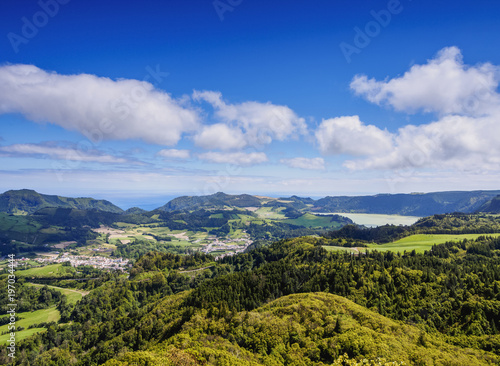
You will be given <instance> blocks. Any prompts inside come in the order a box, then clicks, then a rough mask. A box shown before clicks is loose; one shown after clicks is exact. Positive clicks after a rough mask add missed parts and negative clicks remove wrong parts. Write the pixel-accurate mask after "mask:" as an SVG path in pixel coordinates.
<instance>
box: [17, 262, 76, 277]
mask: <svg viewBox="0 0 500 366" xmlns="http://www.w3.org/2000/svg"><path fill="white" fill-rule="evenodd" d="M74 273H75V269H74V268H73V267H67V266H63V265H62V263H58V264H49V265H47V266H43V267H36V268H30V269H26V270H22V271H16V275H17V276H22V277H52V276H61V277H62V276H66V275H72V274H74Z"/></svg>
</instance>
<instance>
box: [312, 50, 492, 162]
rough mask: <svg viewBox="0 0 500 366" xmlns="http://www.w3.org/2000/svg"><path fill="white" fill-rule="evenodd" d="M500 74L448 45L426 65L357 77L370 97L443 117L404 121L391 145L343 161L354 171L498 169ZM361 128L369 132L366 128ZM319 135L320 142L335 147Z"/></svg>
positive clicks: (360, 87)
mask: <svg viewBox="0 0 500 366" xmlns="http://www.w3.org/2000/svg"><path fill="white" fill-rule="evenodd" d="M499 76H500V68H499V67H498V66H495V65H492V64H489V63H485V64H480V65H475V66H468V65H465V64H464V63H463V60H462V54H461V52H460V50H459V49H458V48H456V47H449V48H444V49H443V50H441V51H440V52H439V53H438V55H437V56H436V57H435V58H434V59H432V60H429V61H428V62H427V63H426V64H424V65H415V66H413V67H411V68H410V69H409V71H407V72H406V73H405V74H404V75H403V76H401V77H398V78H394V79H390V80H388V81H383V82H382V81H376V80H374V79H368V78H367V77H366V76H356V77H355V78H354V79H353V81H352V83H351V88H352V89H353V90H354V91H355V92H356V93H357V94H359V95H362V96H364V97H366V98H367V99H368V100H369V101H371V102H374V103H376V104H389V105H390V106H392V107H394V108H395V109H396V110H399V111H405V112H415V111H425V112H437V113H438V115H439V116H438V118H437V119H436V120H435V121H433V122H431V123H427V124H422V125H419V126H414V125H406V126H403V127H401V128H400V129H399V130H398V131H397V132H396V133H394V134H388V133H387V136H388V137H387V138H388V139H390V140H391V141H392V142H393V143H392V144H390V145H387V146H388V147H389V149H388V150H385V151H382V150H381V151H377V149H373V151H366V152H367V154H364V155H367V157H366V158H364V159H358V160H349V161H346V162H345V163H344V165H345V166H346V167H348V168H349V169H353V170H361V169H388V170H390V169H392V170H401V169H413V170H414V169H425V168H430V169H441V170H445V169H447V170H461V171H464V170H480V171H484V170H490V171H491V170H498V168H499V165H500V158H499V156H500V145H498V142H497V136H499V134H500V124H499V123H498V121H499V120H500V95H499V94H498V93H497V91H496V89H497V87H498V84H499V80H500V77H499ZM358 127H359V126H358ZM374 128H375V129H376V127H374ZM362 130H365V132H367V131H366V128H364V127H363V128H362ZM385 134H386V133H385V132H384V135H385ZM326 135H328V134H326ZM332 135H335V134H334V133H332ZM353 135H356V134H353ZM368 135H369V134H368V133H366V134H365V136H366V137H368ZM317 137H318V141H319V143H320V147H323V146H334V147H335V146H337V145H336V144H335V143H329V144H325V143H324V142H322V141H321V140H320V136H318V135H317ZM337 137H338V136H337ZM352 138H353V139H354V140H355V138H354V137H352ZM364 143H369V139H367V140H366V141H365V142H364ZM323 150H324V148H322V151H323Z"/></svg>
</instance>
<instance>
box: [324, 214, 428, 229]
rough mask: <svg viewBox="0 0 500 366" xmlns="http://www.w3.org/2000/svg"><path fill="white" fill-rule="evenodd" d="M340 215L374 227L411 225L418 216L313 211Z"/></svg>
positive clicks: (359, 223)
mask: <svg viewBox="0 0 500 366" xmlns="http://www.w3.org/2000/svg"><path fill="white" fill-rule="evenodd" d="M332 214H333V215H340V216H345V217H348V218H350V219H351V220H352V221H354V222H355V223H356V224H358V225H365V226H367V227H376V226H382V225H386V224H390V225H412V224H414V223H415V222H416V221H417V220H418V219H420V217H418V216H401V215H382V214H363V213H347V212H333V213H326V212H325V213H315V215H332Z"/></svg>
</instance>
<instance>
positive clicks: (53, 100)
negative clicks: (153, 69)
mask: <svg viewBox="0 0 500 366" xmlns="http://www.w3.org/2000/svg"><path fill="white" fill-rule="evenodd" d="M0 113H21V114H22V115H24V116H25V117H26V118H28V119H30V120H32V121H34V122H38V123H47V122H48V123H52V124H56V125H59V126H61V127H63V128H65V129H68V130H73V131H78V132H80V133H82V134H83V135H85V136H86V137H87V138H89V139H91V140H92V141H93V142H100V141H101V140H102V139H105V140H125V139H137V138H139V139H142V140H144V141H146V142H149V143H155V144H160V145H173V144H175V143H177V142H178V141H179V139H180V138H181V135H182V133H184V132H189V131H194V130H195V129H196V128H197V127H198V124H199V117H198V114H197V113H196V112H195V111H194V110H192V109H189V108H185V107H183V106H182V105H181V103H180V102H179V101H177V100H175V99H173V98H172V97H171V96H170V95H169V94H167V93H165V92H162V91H160V90H156V89H155V88H154V87H153V85H152V84H150V83H148V82H144V81H138V80H129V79H119V80H112V79H109V78H105V77H98V76H95V75H89V74H78V75H60V74H57V73H55V72H46V71H44V70H41V69H39V68H37V67H35V66H32V65H6V66H2V67H0Z"/></svg>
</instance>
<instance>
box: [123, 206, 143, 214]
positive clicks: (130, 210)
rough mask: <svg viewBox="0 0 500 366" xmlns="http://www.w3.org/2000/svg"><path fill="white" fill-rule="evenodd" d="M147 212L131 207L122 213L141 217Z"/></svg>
mask: <svg viewBox="0 0 500 366" xmlns="http://www.w3.org/2000/svg"><path fill="white" fill-rule="evenodd" d="M146 212H148V211H147V210H143V209H142V208H139V207H131V208H129V209H128V210H126V211H124V212H123V213H124V214H126V215H142V214H145V213H146Z"/></svg>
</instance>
